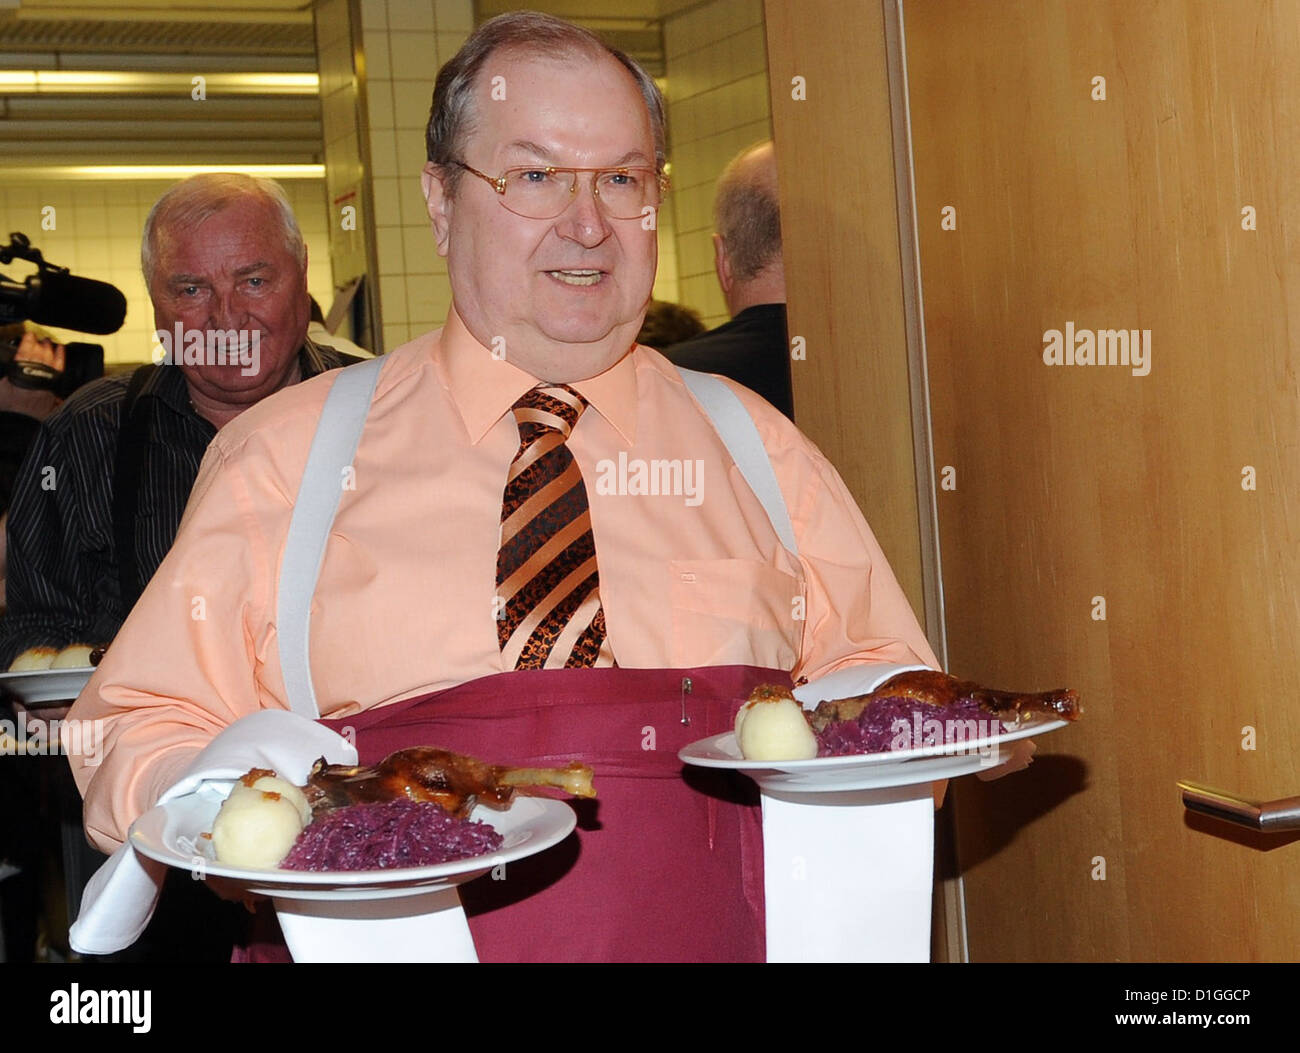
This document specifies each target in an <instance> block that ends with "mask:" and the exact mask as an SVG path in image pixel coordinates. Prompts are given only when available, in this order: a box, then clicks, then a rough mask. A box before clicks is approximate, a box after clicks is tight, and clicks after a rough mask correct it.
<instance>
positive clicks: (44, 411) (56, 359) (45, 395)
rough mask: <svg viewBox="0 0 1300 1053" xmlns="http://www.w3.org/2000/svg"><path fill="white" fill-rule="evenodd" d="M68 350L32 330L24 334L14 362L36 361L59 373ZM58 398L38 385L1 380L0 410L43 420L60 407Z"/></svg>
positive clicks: (61, 370)
mask: <svg viewBox="0 0 1300 1053" xmlns="http://www.w3.org/2000/svg"><path fill="white" fill-rule="evenodd" d="M67 360H68V351H67V348H65V347H64V346H63V345H62V344H56V343H53V342H51V341H49V340H42V339H41V338H40V337H38V336H37V335H36V334H35V333H23V338H22V341H21V342H20V343H19V344H18V351H17V353H16V354H15V355H14V361H15V362H39V363H40V364H41V365H45V366H49V367H50V368H51V369H54V370H57V371H58V372H60V373H62V372H63V370H64V368H65V367H66V365H67ZM62 401H63V400H62V399H60V398H59V397H58V396H57V395H55V394H54V392H53V391H44V390H41V389H40V388H21V387H18V385H16V384H14V383H12V382H11V381H10V380H9V378H8V377H6V378H4V379H3V380H0V411H6V412H9V413H21V414H22V415H23V416H25V417H34V418H35V419H36V420H44V419H45V418H46V417H48V416H49V415H50V414H51V413H53V412H54V411H55V410H56V409H58V407H59V403H60V402H62Z"/></svg>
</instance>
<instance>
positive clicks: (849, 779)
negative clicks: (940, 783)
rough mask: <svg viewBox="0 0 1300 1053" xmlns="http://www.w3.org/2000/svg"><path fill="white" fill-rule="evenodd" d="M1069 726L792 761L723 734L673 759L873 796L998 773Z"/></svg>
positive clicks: (811, 788) (1047, 722)
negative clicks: (1021, 745)
mask: <svg viewBox="0 0 1300 1053" xmlns="http://www.w3.org/2000/svg"><path fill="white" fill-rule="evenodd" d="M1068 723H1069V721H1067V720H1062V719H1060V718H1059V717H1052V716H1048V715H1046V714H1038V715H1035V716H1033V717H1030V718H1029V719H1027V720H1024V721H1022V722H1021V723H1020V724H1018V725H1016V726H1014V727H1012V728H1010V729H1009V730H1006V731H1003V732H1002V733H1001V734H997V735H985V736H982V737H980V738H974V739H965V740H962V741H959V742H952V743H945V744H941V745H937V746H923V747H921V748H919V749H910V750H894V751H892V752H885V753H860V754H852V755H850V756H847V757H814V758H813V759H812V760H795V761H753V760H746V759H745V758H744V756H742V754H741V752H740V747H739V746H737V745H736V735H735V732H732V731H727V732H723V733H722V734H721V735H713V736H711V737H709V738H707V739H700V740H699V741H697V742H692V743H691V744H690V745H689V746H687V747H685V748H684V749H682V750H681V751H680V752H678V754H677V756H678V757H680V758H681V760H682V761H683V762H685V763H686V764H693V765H695V766H697V767H700V768H722V769H728V770H731V771H739V772H743V773H744V774H746V775H748V776H749V777H750V778H752V779H753V780H754V781H755V782H757V783H758V784H759V786H761V787H763V788H764V789H772V790H783V791H787V792H804V793H832V792H835V791H837V790H871V789H878V788H883V787H887V786H913V785H918V784H920V783H926V782H934V781H935V780H937V779H952V778H956V777H957V776H960V775H971V774H974V773H975V772H978V771H983V770H987V769H989V768H992V767H996V766H997V765H998V764H999V763H1001V761H1002V760H1004V759H1005V756H1004V754H1003V750H1002V747H1003V746H1005V745H1007V744H1009V743H1012V742H1015V741H1016V740H1017V739H1024V738H1028V737H1029V736H1031V735H1044V734H1046V733H1047V732H1049V731H1055V730H1056V729H1057V728H1063V727H1065V726H1066V725H1067V724H1068Z"/></svg>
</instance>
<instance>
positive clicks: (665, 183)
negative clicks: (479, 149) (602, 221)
mask: <svg viewBox="0 0 1300 1053" xmlns="http://www.w3.org/2000/svg"><path fill="white" fill-rule="evenodd" d="M449 163H450V164H454V165H456V166H457V167H458V168H463V169H465V171H466V172H468V173H470V175H476V176H478V177H479V178H480V179H481V180H483V182H485V183H487V185H488V186H490V187H491V188H492V189H493V190H495V191H496V192H497V194H498V196H500V198H501V207H502V208H504V209H505V210H506V211H507V212H510V213H513V214H514V215H516V216H519V217H520V218H521V219H555V218H557V217H559V216H562V215H564V213H565V212H566V211H567V210H568V207H569V206H568V205H565V206H564V208H562V209H560V211H559V212H557V213H555V215H554V216H525V215H524V214H523V213H522V212H515V210H514V209H513V208H511V207H510V206H509V205H507V204H506V202H505V195H506V178H507V177H508V176H509V175H510V173H511V172H545V173H546V174H547V175H556V174H557V173H559V172H571V173H572V174H573V182H572V183H570V184H569V197H570V204H571V203H572V199H573V198H574V197H576V196H577V193H578V173H579V172H591V173H592V178H591V193H592V196H593V197H595V198H596V200H597V201H599V200H600V188H599V187H598V186H597V185H596V183H597V179H598V178H599V177H600V176H601V175H603V174H605V173H616V174H618V175H627V174H628V173H629V172H653V173H654V174H655V176H656V177H657V179H658V183H659V204H663V199H664V195H665V194H666V193H668V190H669V188H670V185H671V184H670V183H669V180H668V176H667V175H666V174H665V173H663V172H660V171H658V170H657V169H655V168H654V167H652V166H651V165H615V166H613V167H611V168H566V167H564V166H562V165H514V166H513V167H511V168H507V169H506V170H505V171H504V172H502V173H501V174H500V175H499V176H497V178H496V179H493V178H492V177H491V176H490V175H487V174H486V173H484V172H480V171H479V170H478V169H477V168H471V167H470V166H469V165H467V164H466V163H465V162H464V161H451V162H449ZM643 207H644V206H643ZM654 207H656V208H657V207H658V205H656V206H654ZM610 216H611V218H612V219H640V218H641V213H637V215H635V216H614V215H613V214H612V213H611V214H610Z"/></svg>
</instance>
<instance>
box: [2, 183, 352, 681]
mask: <svg viewBox="0 0 1300 1053" xmlns="http://www.w3.org/2000/svg"><path fill="white" fill-rule="evenodd" d="M141 255H142V262H143V266H144V273H145V281H146V283H147V285H148V287H149V294H150V298H151V299H152V301H153V306H154V319H155V325H156V326H157V336H156V338H155V339H156V343H157V345H158V346H157V347H156V348H155V357H158V356H159V355H160V354H161V355H162V356H164V361H163V362H162V363H161V364H158V365H154V366H144V367H141V368H140V369H139V370H137V371H136V372H134V373H133V374H130V375H125V376H115V377H106V378H104V379H103V380H99V381H96V382H94V383H92V384H88V385H86V386H85V387H84V388H82V389H81V390H79V391H77V392H76V393H75V394H74V395H73V396H72V397H71V398H69V399H68V401H67V402H66V403H65V404H64V405H63V406H62V407H61V408H60V409H59V410H58V411H57V412H56V413H54V414H53V415H52V416H51V417H50V418H49V419H48V420H46V422H45V423H44V424H43V425H42V426H41V429H40V432H39V434H38V435H37V438H36V441H35V443H34V444H33V446H32V448H31V450H30V451H29V453H28V455H27V458H26V460H25V461H24V463H23V467H22V469H21V470H20V472H19V475H18V479H17V483H16V485H15V488H14V496H13V502H12V505H11V507H10V512H9V526H8V543H9V552H8V554H9V578H8V583H7V589H6V591H7V598H8V611H7V613H6V615H5V617H4V618H3V620H0V669H4V668H8V666H9V664H10V663H11V662H12V661H13V659H14V658H15V657H16V656H17V655H18V654H19V653H21V652H22V651H23V650H25V649H26V648H29V647H33V646H50V647H59V648H61V647H64V646H67V645H68V644H72V643H88V644H103V643H108V642H109V641H111V640H112V638H113V636H114V635H115V634H116V632H117V630H118V628H119V627H120V626H121V624H122V621H123V620H124V619H125V617H126V615H127V613H128V612H129V611H130V609H131V606H132V604H133V603H134V600H135V598H136V597H138V595H139V593H140V590H141V589H143V587H144V585H145V584H147V583H148V581H149V579H150V578H151V577H152V576H153V574H154V571H155V570H157V568H158V565H159V563H160V562H161V561H162V558H163V556H164V555H166V553H167V550H168V549H169V548H170V547H171V543H172V539H173V537H174V536H175V533H176V529H177V526H178V525H179V523H180V518H181V513H182V511H183V510H184V508H185V503H186V501H187V499H188V498H189V493H190V489H191V487H192V486H193V483H194V478H195V476H196V475H197V473H198V467H199V462H200V460H202V457H203V453H204V451H205V450H206V449H207V446H208V443H209V442H210V441H211V440H212V437H213V436H214V435H216V433H217V429H218V428H220V427H221V426H222V425H223V424H225V423H226V422H227V421H229V420H232V419H233V418H234V417H235V416H237V415H238V414H239V413H241V412H242V411H243V410H245V409H247V408H248V407H249V406H251V405H253V404H254V403H256V402H258V401H259V400H260V399H262V398H264V397H265V396H267V395H269V394H271V393H273V392H275V391H277V390H279V389H280V388H282V387H285V386H286V385H289V384H295V383H297V382H298V381H300V380H304V379H306V378H308V377H311V376H314V375H316V374H317V373H320V372H322V371H324V370H326V369H332V368H335V367H337V366H340V365H344V364H347V363H350V362H355V361H357V359H355V358H352V357H351V356H346V355H341V354H339V353H338V352H336V351H334V350H333V349H332V348H327V347H323V346H320V345H316V344H313V343H312V342H311V341H310V340H308V339H307V336H306V333H307V323H308V321H309V318H310V307H309V302H308V297H307V279H306V275H307V251H306V246H305V245H304V243H303V240H302V234H301V233H300V231H299V229H298V224H297V221H296V220H295V218H294V216H293V211H292V209H291V208H290V206H289V203H288V201H287V199H286V198H285V197H284V194H283V191H281V190H280V188H279V187H278V186H276V185H275V184H274V183H271V182H269V181H266V180H258V179H253V178H250V177H248V176H241V175H233V174H220V175H202V176H195V177H193V178H191V179H188V180H185V181H184V182H182V183H179V184H178V185H177V186H175V187H173V188H172V189H171V190H169V191H168V192H167V193H166V194H164V195H163V197H162V198H160V199H159V201H158V203H157V204H156V205H155V206H154V208H153V211H152V212H151V213H150V215H149V219H148V221H147V222H146V225H145V235H144V244H143V249H142V254H141Z"/></svg>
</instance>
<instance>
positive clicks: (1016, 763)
mask: <svg viewBox="0 0 1300 1053" xmlns="http://www.w3.org/2000/svg"><path fill="white" fill-rule="evenodd" d="M1037 749H1038V747H1037V746H1035V745H1034V740H1033V739H1017V740H1016V741H1015V742H1013V743H1012V744H1011V748H1010V751H1009V752H1008V753H1007V754H1006V758H1007V759H1006V760H1004V761H1003V762H1002V763H1001V764H999V765H998V766H997V767H996V768H989V769H988V770H987V771H980V772H976V773H975V778H977V779H983V780H984V781H985V782H988V781H990V780H991V779H1000V778H1002V776H1004V775H1010V774H1011V773H1012V772H1017V771H1023V770H1024V769H1025V768H1028V767H1029V765H1030V764H1032V763H1033V760H1034V752H1035V751H1036V750H1037Z"/></svg>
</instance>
